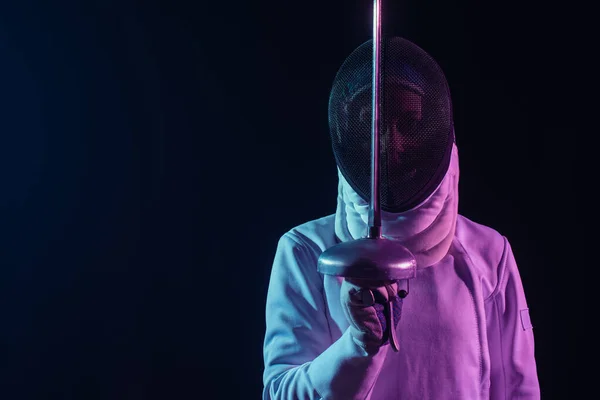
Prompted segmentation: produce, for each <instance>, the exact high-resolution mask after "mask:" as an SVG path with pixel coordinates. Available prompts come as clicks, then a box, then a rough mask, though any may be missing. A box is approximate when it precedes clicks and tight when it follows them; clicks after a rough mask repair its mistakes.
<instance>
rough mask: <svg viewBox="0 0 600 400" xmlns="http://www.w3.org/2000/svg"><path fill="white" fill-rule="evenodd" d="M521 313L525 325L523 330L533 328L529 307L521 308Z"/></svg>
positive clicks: (522, 323)
mask: <svg viewBox="0 0 600 400" xmlns="http://www.w3.org/2000/svg"><path fill="white" fill-rule="evenodd" d="M520 314H521V325H522V326H523V330H524V331H526V330H527V329H531V328H533V325H532V324H531V318H530V317H529V308H525V309H523V310H520Z"/></svg>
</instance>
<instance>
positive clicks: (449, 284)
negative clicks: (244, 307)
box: [263, 147, 540, 400]
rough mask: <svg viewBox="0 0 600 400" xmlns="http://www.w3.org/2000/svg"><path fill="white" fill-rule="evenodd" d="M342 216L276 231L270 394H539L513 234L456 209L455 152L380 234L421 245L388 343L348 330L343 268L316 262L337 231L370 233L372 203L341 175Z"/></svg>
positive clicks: (376, 397)
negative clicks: (394, 342)
mask: <svg viewBox="0 0 600 400" xmlns="http://www.w3.org/2000/svg"><path fill="white" fill-rule="evenodd" d="M339 177H340V183H339V195H338V205H337V210H336V213H335V214H334V215H330V216H327V217H324V218H320V219H317V220H314V221H310V222H307V223H305V224H302V225H300V226H297V227H295V228H293V229H291V230H290V231H288V232H287V233H285V234H284V235H283V236H282V237H281V239H280V240H279V243H278V246H277V251H276V254H275V260H274V263H273V267H272V271H271V278H270V282H269V288H268V294H267V302H266V332H265V339H264V363H265V364H264V365H265V369H264V374H263V384H264V389H263V400H267V399H272V400H275V399H302V400H304V399H306V400H309V399H310V400H312V399H341V400H351V399H361V400H362V399H371V400H380V399H381V400H395V399H402V400H404V399H411V400H412V399H414V400H428V399H435V400H437V399H441V400H445V399H448V400H459V399H466V400H477V399H502V400H509V399H510V400H515V399H528V400H529V399H539V398H540V390H539V384H538V378H537V372H536V363H535V358H534V337H533V331H532V325H531V320H530V318H529V311H528V307H527V302H526V299H525V293H524V290H523V286H522V282H521V278H520V276H519V271H518V269H517V265H516V262H515V259H514V256H513V253H512V250H511V248H510V244H509V242H508V241H507V239H506V238H505V237H504V236H502V235H500V234H499V233H498V232H496V231H495V230H493V229H491V228H489V227H486V226H483V225H480V224H477V223H475V222H473V221H470V220H469V219H467V218H465V217H463V216H461V215H458V211H457V210H458V177H459V168H458V152H457V149H456V147H454V149H453V154H452V161H451V164H450V168H449V170H448V172H447V174H446V176H445V178H444V180H443V181H442V183H441V184H440V186H439V187H438V188H437V190H436V191H435V192H434V194H433V195H431V196H430V197H429V198H428V199H427V200H426V201H424V202H423V203H422V204H421V205H419V206H418V207H416V208H415V209H413V210H410V211H407V212H405V213H402V214H390V213H385V212H382V232H383V235H384V236H386V237H388V238H391V239H395V240H400V241H401V242H402V243H404V244H405V246H406V247H408V248H409V249H410V250H411V251H412V252H413V253H414V254H415V256H416V258H417V263H418V270H417V276H416V277H415V278H414V279H412V280H411V281H410V294H409V295H408V297H406V298H405V299H404V305H403V309H402V318H401V320H400V322H399V323H398V326H397V328H396V332H397V338H398V342H399V345H400V351H399V352H397V353H396V352H394V351H392V350H391V349H390V346H389V345H385V346H383V347H382V348H381V349H380V350H379V352H377V353H376V354H372V355H368V354H367V353H366V352H364V350H362V349H361V348H360V347H359V346H358V345H356V344H355V342H354V341H353V340H352V338H351V337H350V336H349V332H348V326H349V323H348V321H347V320H346V318H345V316H344V312H343V310H342V305H341V303H340V286H341V278H336V277H332V276H326V275H323V274H320V273H319V272H318V271H317V259H318V257H319V255H320V254H321V253H322V252H323V251H325V250H326V249H327V248H329V247H331V246H334V245H335V244H337V243H339V242H340V241H347V240H352V239H358V238H361V237H364V236H365V234H366V227H367V210H368V204H367V203H366V202H365V201H364V200H362V199H361V198H360V197H359V196H358V195H357V194H356V192H354V191H353V190H352V188H350V186H349V185H348V183H347V182H346V181H345V180H344V178H343V176H341V174H339Z"/></svg>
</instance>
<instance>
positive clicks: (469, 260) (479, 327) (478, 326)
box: [455, 236, 483, 397]
mask: <svg viewBox="0 0 600 400" xmlns="http://www.w3.org/2000/svg"><path fill="white" fill-rule="evenodd" d="M455 238H456V243H457V244H458V245H459V246H460V248H461V250H462V253H463V255H464V256H465V261H466V262H467V263H469V264H471V265H472V266H473V265H475V263H473V260H472V259H471V257H470V256H469V253H468V252H467V250H466V249H465V247H464V246H463V244H462V243H461V241H460V239H458V237H457V236H455ZM468 292H469V295H470V296H471V307H472V309H473V314H474V315H475V323H476V328H477V329H476V333H477V347H478V352H477V353H478V355H479V390H480V393H479V395H480V397H481V385H482V384H483V354H482V353H483V347H482V346H481V335H480V334H479V330H480V329H481V321H480V320H479V315H478V314H477V308H476V307H475V297H474V296H473V293H472V291H471V290H469V291H468Z"/></svg>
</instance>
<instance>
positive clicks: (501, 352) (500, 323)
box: [493, 297, 508, 399]
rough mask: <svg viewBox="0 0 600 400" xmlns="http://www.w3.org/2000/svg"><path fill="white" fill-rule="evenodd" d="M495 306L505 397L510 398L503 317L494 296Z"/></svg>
mask: <svg viewBox="0 0 600 400" xmlns="http://www.w3.org/2000/svg"><path fill="white" fill-rule="evenodd" d="M493 301H494V307H495V308H496V316H497V318H498V335H499V337H500V360H501V362H500V365H501V366H502V379H503V380H504V399H508V397H506V396H507V393H508V390H507V387H506V370H505V368H504V346H503V343H502V318H500V308H499V306H498V302H497V301H496V297H494V300H493Z"/></svg>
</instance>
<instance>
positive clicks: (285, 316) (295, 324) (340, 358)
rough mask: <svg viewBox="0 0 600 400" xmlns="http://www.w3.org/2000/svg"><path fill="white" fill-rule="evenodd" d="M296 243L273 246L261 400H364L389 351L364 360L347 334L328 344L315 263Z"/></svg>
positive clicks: (289, 238) (287, 238)
mask: <svg viewBox="0 0 600 400" xmlns="http://www.w3.org/2000/svg"><path fill="white" fill-rule="evenodd" d="M315 253H316V252H315V251H311V250H310V249H309V247H308V246H307V245H306V244H304V243H303V242H302V241H301V239H300V238H299V237H295V236H294V235H293V234H292V233H287V234H285V235H284V236H282V238H281V239H280V240H279V243H278V246H277V251H276V254H275V260H274V263H273V268H272V270H271V278H270V281H269V288H268V293H267V301H266V312H265V314H266V332H265V339H264V348H263V356H264V363H265V369H264V373H263V385H264V386H263V400H276V399H277V400H279V399H290V400H291V399H303V400H304V399H306V400H313V399H344V400H351V399H365V398H367V396H369V393H370V391H371V389H372V387H373V385H374V383H375V381H376V379H377V376H378V375H379V372H380V371H381V367H382V364H383V360H384V359H385V353H386V352H387V348H388V347H389V346H384V347H382V348H381V349H380V350H379V351H378V352H377V353H375V354H368V353H366V352H365V350H363V348H362V347H360V346H359V345H358V344H357V343H355V342H354V340H353V339H352V336H350V334H349V331H348V330H346V332H344V333H343V334H342V336H341V337H340V338H339V339H338V340H336V341H333V339H332V335H331V332H330V329H329V320H328V318H327V313H326V302H325V297H324V293H323V278H322V276H321V275H320V274H319V273H318V271H317V269H316V263H317V257H318V255H317V254H315Z"/></svg>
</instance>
